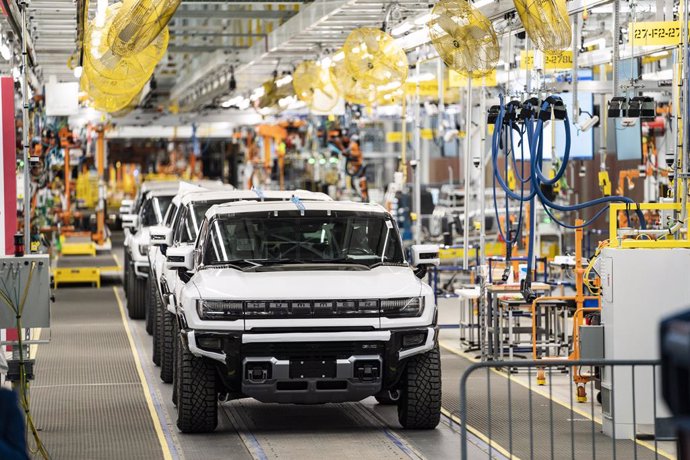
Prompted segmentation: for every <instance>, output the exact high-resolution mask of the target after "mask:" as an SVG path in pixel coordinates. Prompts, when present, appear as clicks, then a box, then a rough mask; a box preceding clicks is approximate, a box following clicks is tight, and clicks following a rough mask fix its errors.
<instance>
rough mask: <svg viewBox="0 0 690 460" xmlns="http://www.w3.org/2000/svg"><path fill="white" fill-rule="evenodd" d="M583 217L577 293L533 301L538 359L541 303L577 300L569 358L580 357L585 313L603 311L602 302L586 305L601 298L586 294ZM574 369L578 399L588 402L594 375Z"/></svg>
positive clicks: (534, 347)
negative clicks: (538, 324) (538, 313)
mask: <svg viewBox="0 0 690 460" xmlns="http://www.w3.org/2000/svg"><path fill="white" fill-rule="evenodd" d="M582 224H583V221H582V219H577V220H576V221H575V225H576V226H578V227H579V228H577V229H576V230H575V295H574V296H545V297H539V298H537V299H535V300H534V301H533V302H532V308H531V314H532V356H533V358H534V359H537V358H536V357H537V348H538V347H537V322H536V313H537V306H538V305H539V304H540V303H545V302H551V301H554V300H566V301H573V300H574V301H575V314H574V315H573V338H572V340H573V350H572V352H571V353H570V354H569V355H568V360H578V359H580V344H579V337H580V326H582V325H583V323H584V318H585V313H587V312H594V311H601V303H600V304H599V306H598V307H585V306H584V303H585V300H600V299H599V297H598V296H586V295H584V289H583V284H584V273H585V269H584V268H583V266H582V236H583V230H582ZM572 369H574V373H573V381H574V382H575V383H576V385H577V401H578V402H586V401H587V389H586V386H585V384H586V383H588V382H589V381H591V380H592V376H591V375H589V374H584V373H582V370H581V369H576V368H572ZM545 383H546V376H545V373H544V368H543V367H540V368H538V369H537V384H538V385H544V384H545Z"/></svg>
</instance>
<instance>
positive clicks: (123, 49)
mask: <svg viewBox="0 0 690 460" xmlns="http://www.w3.org/2000/svg"><path fill="white" fill-rule="evenodd" d="M180 3H181V0H124V2H123V3H122V6H121V8H120V11H119V12H118V14H117V16H115V18H114V19H113V23H112V26H111V27H110V29H109V30H108V35H107V40H106V42H107V43H108V44H109V45H110V47H111V48H112V52H113V53H114V54H116V55H118V56H123V57H124V56H131V55H133V54H136V53H139V52H140V51H142V50H143V49H144V48H146V47H147V46H149V45H150V44H151V43H152V42H153V41H155V40H156V38H157V37H158V35H159V34H160V33H161V32H162V31H163V29H165V27H166V26H167V25H168V22H170V19H171V18H172V17H173V15H174V14H175V11H177V7H179V6H180Z"/></svg>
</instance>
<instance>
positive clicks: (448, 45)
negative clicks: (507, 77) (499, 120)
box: [427, 0, 500, 78]
mask: <svg viewBox="0 0 690 460" xmlns="http://www.w3.org/2000/svg"><path fill="white" fill-rule="evenodd" d="M431 18H432V19H431V20H430V21H429V22H428V23H427V27H428V29H429V36H430V37H431V43H432V44H433V45H434V48H436V51H437V52H438V54H439V56H441V58H442V59H443V62H445V63H446V65H447V66H448V67H449V68H451V69H452V70H455V71H456V72H459V73H461V74H464V75H470V76H472V77H475V78H476V77H481V76H484V75H488V74H490V73H491V72H492V71H493V70H494V69H495V68H496V65H497V64H498V59H499V57H500V48H499V46H498V37H497V36H496V32H495V31H494V28H493V26H492V25H491V21H489V19H488V18H487V17H486V16H484V14H482V13H481V11H479V10H478V9H477V8H475V7H474V6H472V5H470V3H469V2H467V1H466V0H440V1H439V2H438V3H437V4H436V5H435V6H434V8H433V9H432V11H431Z"/></svg>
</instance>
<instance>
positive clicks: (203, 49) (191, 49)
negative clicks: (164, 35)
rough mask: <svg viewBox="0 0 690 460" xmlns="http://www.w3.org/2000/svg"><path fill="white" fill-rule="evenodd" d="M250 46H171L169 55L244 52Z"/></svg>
mask: <svg viewBox="0 0 690 460" xmlns="http://www.w3.org/2000/svg"><path fill="white" fill-rule="evenodd" d="M247 48H248V46H222V45H199V46H194V45H171V46H168V53H178V54H179V53H211V52H213V51H233V50H244V49H247Z"/></svg>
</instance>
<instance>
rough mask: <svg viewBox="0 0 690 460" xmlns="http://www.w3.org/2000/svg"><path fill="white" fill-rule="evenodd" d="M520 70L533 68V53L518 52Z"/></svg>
mask: <svg viewBox="0 0 690 460" xmlns="http://www.w3.org/2000/svg"><path fill="white" fill-rule="evenodd" d="M520 68H521V69H522V70H531V69H533V68H534V51H525V50H522V51H520Z"/></svg>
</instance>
